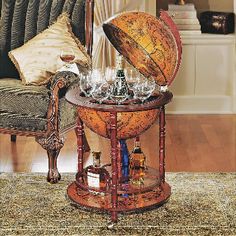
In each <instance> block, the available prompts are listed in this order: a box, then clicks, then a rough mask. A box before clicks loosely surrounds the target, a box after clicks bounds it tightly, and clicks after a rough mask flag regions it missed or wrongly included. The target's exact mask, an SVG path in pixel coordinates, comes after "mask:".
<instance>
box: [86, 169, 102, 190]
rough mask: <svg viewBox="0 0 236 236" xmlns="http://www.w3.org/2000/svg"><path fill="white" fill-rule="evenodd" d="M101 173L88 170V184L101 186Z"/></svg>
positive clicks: (93, 186)
mask: <svg viewBox="0 0 236 236" xmlns="http://www.w3.org/2000/svg"><path fill="white" fill-rule="evenodd" d="M99 177H100V175H99V174H95V173H91V172H88V173H87V181H88V186H89V187H91V188H99V187H100V181H99V180H100V178H99Z"/></svg>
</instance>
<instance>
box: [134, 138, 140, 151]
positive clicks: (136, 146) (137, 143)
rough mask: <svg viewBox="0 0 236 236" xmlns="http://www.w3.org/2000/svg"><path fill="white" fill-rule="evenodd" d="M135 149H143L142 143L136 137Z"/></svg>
mask: <svg viewBox="0 0 236 236" xmlns="http://www.w3.org/2000/svg"><path fill="white" fill-rule="evenodd" d="M134 151H141V143H140V141H139V139H136V140H135V141H134Z"/></svg>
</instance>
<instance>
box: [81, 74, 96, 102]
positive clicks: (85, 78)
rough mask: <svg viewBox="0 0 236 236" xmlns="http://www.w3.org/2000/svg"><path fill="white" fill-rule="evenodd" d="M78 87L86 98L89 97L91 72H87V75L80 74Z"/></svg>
mask: <svg viewBox="0 0 236 236" xmlns="http://www.w3.org/2000/svg"><path fill="white" fill-rule="evenodd" d="M79 86H80V89H81V91H82V92H83V93H84V95H85V96H86V97H90V96H91V93H92V91H93V86H92V72H89V73H88V74H80V81H79Z"/></svg>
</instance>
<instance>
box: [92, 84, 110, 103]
mask: <svg viewBox="0 0 236 236" xmlns="http://www.w3.org/2000/svg"><path fill="white" fill-rule="evenodd" d="M110 94H111V90H110V85H109V84H108V83H107V82H106V81H104V82H97V83H95V84H94V86H93V89H92V92H91V95H92V97H93V98H94V99H95V100H96V101H98V102H99V103H100V104H102V102H103V101H104V100H107V99H108V98H109V97H110Z"/></svg>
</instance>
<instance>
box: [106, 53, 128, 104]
mask: <svg viewBox="0 0 236 236" xmlns="http://www.w3.org/2000/svg"><path fill="white" fill-rule="evenodd" d="M128 97H129V87H128V84H127V82H126V79H125V72H124V62H123V57H122V56H121V55H117V57H116V79H115V81H114V84H113V86H112V90H111V94H110V98H111V99H112V100H113V101H115V102H116V103H118V104H120V103H122V102H124V101H125V100H126V99H127V98H128Z"/></svg>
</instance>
